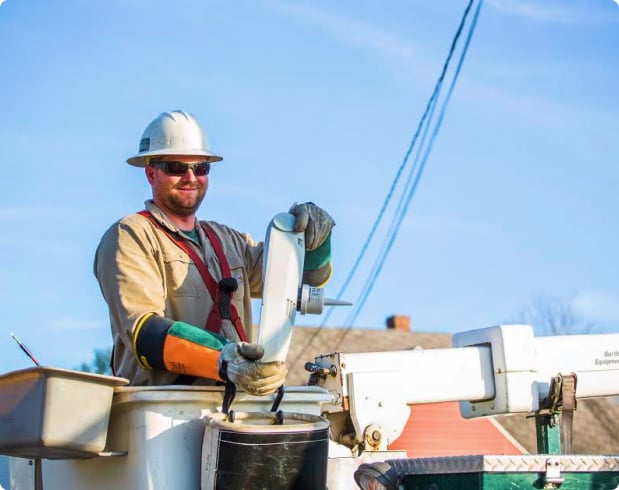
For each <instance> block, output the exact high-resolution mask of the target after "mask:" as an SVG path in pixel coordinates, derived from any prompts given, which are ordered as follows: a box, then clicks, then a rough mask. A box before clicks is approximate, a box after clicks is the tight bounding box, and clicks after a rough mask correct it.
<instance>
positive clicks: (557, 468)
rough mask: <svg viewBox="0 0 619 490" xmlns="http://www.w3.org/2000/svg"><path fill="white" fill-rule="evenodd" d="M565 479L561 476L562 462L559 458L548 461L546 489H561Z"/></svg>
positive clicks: (545, 478) (545, 479) (545, 477)
mask: <svg viewBox="0 0 619 490" xmlns="http://www.w3.org/2000/svg"><path fill="white" fill-rule="evenodd" d="M564 480H565V478H563V477H562V476H561V461H559V458H548V459H547V460H546V474H545V475H544V488H559V487H560V486H561V484H562V483H563V482H564Z"/></svg>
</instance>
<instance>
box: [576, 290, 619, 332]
mask: <svg viewBox="0 0 619 490" xmlns="http://www.w3.org/2000/svg"><path fill="white" fill-rule="evenodd" d="M574 307H575V308H576V309H577V310H578V312H579V313H580V314H581V315H582V316H583V318H587V319H589V318H590V319H593V320H594V321H596V322H597V323H599V324H600V326H601V327H606V328H608V327H612V326H614V327H617V326H618V324H619V291H599V290H591V291H583V292H580V293H578V294H576V296H575V297H574Z"/></svg>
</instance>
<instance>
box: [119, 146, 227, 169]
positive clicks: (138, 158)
mask: <svg viewBox="0 0 619 490" xmlns="http://www.w3.org/2000/svg"><path fill="white" fill-rule="evenodd" d="M170 155H179V156H196V157H206V161H207V162H210V163H213V162H220V161H222V160H223V157H220V156H217V155H213V154H211V153H207V152H205V151H200V150H179V149H173V148H170V149H167V150H153V151H145V152H142V153H138V154H137V155H135V156H132V157H130V158H128V159H127V163H128V164H129V165H133V166H134V167H146V159H147V158H149V157H154V156H170Z"/></svg>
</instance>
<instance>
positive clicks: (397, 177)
mask: <svg viewBox="0 0 619 490" xmlns="http://www.w3.org/2000/svg"><path fill="white" fill-rule="evenodd" d="M482 1H483V0H480V2H479V4H478V7H477V12H476V18H477V15H478V14H479V10H480V7H481V3H482ZM473 2H474V0H470V1H469V3H468V5H467V6H466V9H465V10H464V13H463V16H462V19H461V21H460V25H459V26H458V30H457V31H456V34H455V36H454V38H453V40H452V42H451V47H450V49H449V53H448V55H447V58H446V60H445V62H444V63H443V68H442V70H441V74H440V76H439V78H438V79H437V82H436V83H435V86H434V90H433V92H432V95H431V96H430V99H429V100H428V102H427V104H426V107H425V110H424V113H423V115H422V117H421V119H420V121H419V123H418V125H417V129H416V131H415V134H414V135H413V138H412V140H411V143H410V145H409V146H408V149H407V151H406V154H405V155H404V158H403V159H402V162H401V164H400V166H399V167H398V170H397V172H396V175H395V178H394V180H393V181H392V183H391V186H390V188H389V191H388V193H387V196H386V197H385V200H384V202H383V204H382V206H381V208H380V211H379V213H378V216H377V217H376V220H375V221H374V224H373V225H372V228H371V230H370V233H369V234H368V237H367V239H366V240H365V242H364V244H363V246H362V247H361V251H360V252H359V255H358V256H357V258H356V260H355V262H354V264H353V267H352V268H351V270H350V272H349V273H348V275H347V277H346V280H345V281H344V283H343V285H342V287H341V288H340V290H339V292H338V294H337V296H336V299H338V300H339V299H341V298H342V296H343V294H344V292H345V291H346V289H347V288H348V286H349V285H350V282H351V280H352V278H353V276H354V275H355V273H356V271H357V269H358V268H359V265H360V264H361V260H362V259H363V257H364V256H365V254H366V252H367V250H368V247H369V245H370V242H371V241H372V239H373V238H374V235H375V234H376V230H377V229H378V226H379V224H380V223H381V221H382V219H383V216H384V214H385V211H386V209H387V207H388V205H389V203H390V202H391V199H392V197H393V194H394V191H395V189H396V187H397V185H398V183H399V181H400V178H401V176H402V172H403V171H404V168H405V167H406V164H407V163H408V160H409V158H410V155H411V153H412V151H413V149H414V148H415V144H416V143H417V139H418V138H419V135H420V133H421V131H422V130H424V126H425V131H424V136H423V138H422V139H423V140H425V134H427V127H428V126H427V125H426V124H425V123H426V119H427V118H428V116H430V117H431V116H432V113H433V111H434V107H435V105H436V101H437V99H438V96H439V94H440V90H441V87H442V84H443V80H444V78H445V75H446V73H447V69H448V67H449V63H450V61H451V58H452V56H453V53H454V51H455V48H456V44H457V41H458V39H459V37H460V35H461V33H462V29H463V27H464V25H465V23H466V18H467V17H468V14H469V12H470V10H471V7H472V5H473ZM476 18H475V21H476ZM473 25H474V24H473ZM471 35H472V31H471V32H469V39H470V37H471ZM461 62H462V59H461ZM452 85H453V84H452ZM422 146H423V142H422ZM419 151H420V150H418V154H417V155H418V156H419ZM418 156H417V158H416V159H415V164H416V162H417V160H418ZM414 170H415V166H414V167H413V170H411V172H410V173H409V177H408V179H407V186H408V185H409V182H410V181H411V178H412V175H413V174H414ZM417 180H418V179H417ZM403 195H404V194H403ZM402 207H404V210H406V207H407V205H406V206H405V205H404V204H403V201H402V198H400V202H399V204H398V208H397V209H398V210H400V209H401V208H402ZM392 226H393V225H392ZM381 267H382V266H381ZM379 272H380V271H379ZM370 290H371V288H370ZM368 294H369V292H368ZM366 297H367V295H366ZM364 301H365V300H364ZM333 310H334V307H330V308H329V309H328V310H327V313H326V314H325V316H324V317H323V321H322V322H321V324H320V326H319V327H318V328H317V329H316V331H315V332H314V333H313V334H312V335H311V336H310V338H309V339H308V340H307V341H306V343H305V345H304V346H303V348H302V349H301V352H304V351H305V350H306V349H307V348H308V347H309V346H310V345H311V344H312V342H313V341H314V339H315V338H316V336H317V335H318V334H319V332H320V330H322V328H323V327H324V326H325V325H326V323H327V321H328V320H329V318H330V317H331V314H332V313H333ZM354 318H356V315H355V317H354ZM346 324H347V325H349V324H350V323H349V322H347V323H346ZM349 328H350V327H348V329H349ZM348 329H347V330H348ZM342 340H343V337H342V338H340V340H339V341H338V345H339V343H340V342H341V341H342ZM297 361H298V359H297V360H295V361H293V362H292V363H291V367H290V368H291V369H292V366H294V364H295V363H296V362H297Z"/></svg>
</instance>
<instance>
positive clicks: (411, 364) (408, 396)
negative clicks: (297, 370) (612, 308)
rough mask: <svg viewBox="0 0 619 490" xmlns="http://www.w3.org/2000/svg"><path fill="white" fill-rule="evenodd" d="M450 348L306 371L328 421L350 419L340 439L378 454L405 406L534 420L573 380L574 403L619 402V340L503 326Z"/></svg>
mask: <svg viewBox="0 0 619 490" xmlns="http://www.w3.org/2000/svg"><path fill="white" fill-rule="evenodd" d="M453 345H454V347H453V348H448V349H431V350H417V349H413V350H408V351H396V352H371V353H352V354H350V353H335V354H329V355H323V356H320V357H318V358H316V361H315V363H314V364H311V363H310V365H308V366H307V367H308V369H310V370H312V371H313V372H314V374H313V376H312V382H316V383H317V384H319V385H320V386H322V387H324V388H326V389H327V390H328V391H329V392H331V393H332V396H333V403H331V404H329V405H327V406H325V407H324V411H325V412H326V413H327V415H329V414H331V415H332V416H333V415H334V414H337V413H340V412H346V413H348V414H349V416H350V421H351V422H352V425H353V427H354V434H353V435H352V436H351V435H350V434H346V435H344V429H341V430H342V433H341V434H340V436H342V437H344V436H345V437H348V438H349V439H351V438H352V440H350V441H348V442H349V443H351V444H352V443H359V442H365V445H366V448H367V444H368V443H369V444H370V446H373V448H374V449H384V448H386V446H387V444H389V443H390V442H392V441H393V440H395V439H396V438H397V437H398V436H399V435H400V433H401V431H402V429H403V427H404V425H405V423H406V421H407V419H408V416H409V409H408V407H407V404H419V403H435V402H443V401H460V411H461V413H462V415H463V416H464V417H466V418H473V417H481V416H487V415H500V414H509V413H528V412H535V411H537V410H539V409H540V402H541V401H542V400H544V399H545V398H546V397H547V396H548V391H549V387H550V382H551V379H552V378H553V377H555V376H557V375H558V374H562V375H570V374H572V373H573V374H575V375H576V378H577V380H578V385H577V390H576V397H577V398H588V397H597V396H608V395H619V334H602V335H573V336H569V335H568V336H555V337H537V338H536V337H534V335H533V329H532V328H531V327H530V326H529V325H501V326H497V327H490V328H484V329H480V330H472V331H469V332H463V333H460V334H456V335H454V337H453ZM335 425H336V426H337V424H335ZM336 429H337V427H336Z"/></svg>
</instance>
